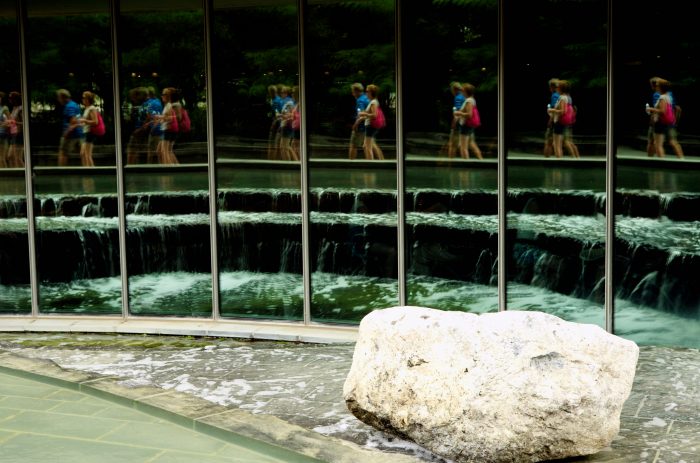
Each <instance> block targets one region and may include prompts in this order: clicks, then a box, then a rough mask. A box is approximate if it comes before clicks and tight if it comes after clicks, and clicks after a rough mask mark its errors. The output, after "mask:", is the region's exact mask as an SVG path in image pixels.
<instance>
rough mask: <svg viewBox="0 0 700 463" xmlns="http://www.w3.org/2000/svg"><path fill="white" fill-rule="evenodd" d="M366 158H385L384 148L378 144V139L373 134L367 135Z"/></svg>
mask: <svg viewBox="0 0 700 463" xmlns="http://www.w3.org/2000/svg"><path fill="white" fill-rule="evenodd" d="M364 148H365V159H384V153H383V152H382V149H381V148H380V147H379V145H377V140H376V139H375V138H374V137H373V136H369V135H366V136H365V146H364Z"/></svg>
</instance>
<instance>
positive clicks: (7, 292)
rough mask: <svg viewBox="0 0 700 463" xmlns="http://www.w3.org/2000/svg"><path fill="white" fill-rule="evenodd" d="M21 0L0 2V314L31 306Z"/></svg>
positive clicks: (29, 309)
mask: <svg viewBox="0 0 700 463" xmlns="http://www.w3.org/2000/svg"><path fill="white" fill-rule="evenodd" d="M16 4H17V3H16V2H13V1H1V2H0V30H2V31H3V35H4V40H3V46H2V47H0V314H7V313H28V312H30V311H31V289H30V287H29V243H28V240H27V237H28V232H27V227H28V224H27V201H26V194H25V191H26V190H25V183H24V147H23V143H22V128H23V120H24V119H23V112H22V98H21V95H20V93H19V90H20V61H19V44H18V43H17V37H18V35H17V12H16V10H15V7H16Z"/></svg>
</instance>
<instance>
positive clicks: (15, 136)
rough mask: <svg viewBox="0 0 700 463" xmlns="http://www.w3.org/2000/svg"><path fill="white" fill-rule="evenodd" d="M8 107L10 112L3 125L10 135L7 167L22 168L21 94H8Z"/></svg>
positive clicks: (22, 124) (22, 125)
mask: <svg viewBox="0 0 700 463" xmlns="http://www.w3.org/2000/svg"><path fill="white" fill-rule="evenodd" d="M10 106H12V112H11V113H10V117H9V118H8V119H7V121H6V122H5V124H6V125H7V131H8V132H9V134H10V148H9V150H8V152H7V167H24V137H23V135H22V132H23V130H22V129H23V127H24V123H23V120H24V118H23V112H22V94H21V93H19V92H10Z"/></svg>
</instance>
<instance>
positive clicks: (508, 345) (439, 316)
mask: <svg viewBox="0 0 700 463" xmlns="http://www.w3.org/2000/svg"><path fill="white" fill-rule="evenodd" d="M638 356H639V348H638V347H637V345H636V344H635V343H633V342H632V341H627V340H624V339H622V338H620V337H617V336H614V335H611V334H609V333H607V332H605V331H604V330H603V329H601V328H600V327H598V326H595V325H587V324H579V323H571V322H566V321H564V320H562V319H560V318H558V317H555V316H553V315H548V314H545V313H542V312H524V311H522V312H521V311H508V312H502V313H492V314H483V315H475V314H468V313H462V312H446V311H441V310H435V309H428V308H422V307H394V308H389V309H384V310H377V311H374V312H372V313H370V314H368V315H367V316H366V317H365V318H364V319H363V320H362V322H361V324H360V330H359V337H358V341H357V344H356V347H355V352H354V355H353V363H352V367H351V369H350V372H349V374H348V376H347V378H346V381H345V385H344V390H343V393H344V397H345V401H346V403H347V406H348V408H349V409H350V411H351V412H352V413H353V414H354V415H355V416H356V417H357V418H359V419H360V420H362V421H364V422H365V423H368V424H370V425H372V426H374V427H376V428H378V429H381V430H383V431H387V432H390V433H392V434H395V435H398V436H400V437H403V438H408V439H411V440H413V441H415V442H416V443H418V444H420V445H422V446H423V447H425V448H427V449H429V450H431V451H433V452H435V453H436V454H438V455H441V456H444V457H445V458H448V459H451V460H454V461H457V462H482V463H483V462H533V461H542V460H550V459H557V458H565V457H570V456H578V455H588V454H593V453H596V452H598V451H599V450H601V449H603V448H605V447H607V446H609V445H610V443H611V441H612V439H613V438H614V437H615V436H616V435H617V433H618V431H619V428H620V412H621V409H622V405H623V404H624V402H625V400H626V399H627V398H628V396H629V394H630V391H631V389H632V382H633V379H634V374H635V369H636V365H637V359H638Z"/></svg>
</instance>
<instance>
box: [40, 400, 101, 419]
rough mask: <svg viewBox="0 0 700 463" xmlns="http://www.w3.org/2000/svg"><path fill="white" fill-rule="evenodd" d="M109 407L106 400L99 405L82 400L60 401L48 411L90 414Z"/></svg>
mask: <svg viewBox="0 0 700 463" xmlns="http://www.w3.org/2000/svg"><path fill="white" fill-rule="evenodd" d="M110 407H111V405H110V403H109V402H106V401H105V402H104V403H103V404H100V405H96V404H91V403H84V402H61V403H60V404H59V405H56V406H55V407H53V408H52V409H50V410H49V411H50V412H53V413H66V414H70V415H82V416H92V415H95V414H97V413H98V412H100V411H103V410H105V409H107V408H110ZM103 418H104V417H103Z"/></svg>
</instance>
